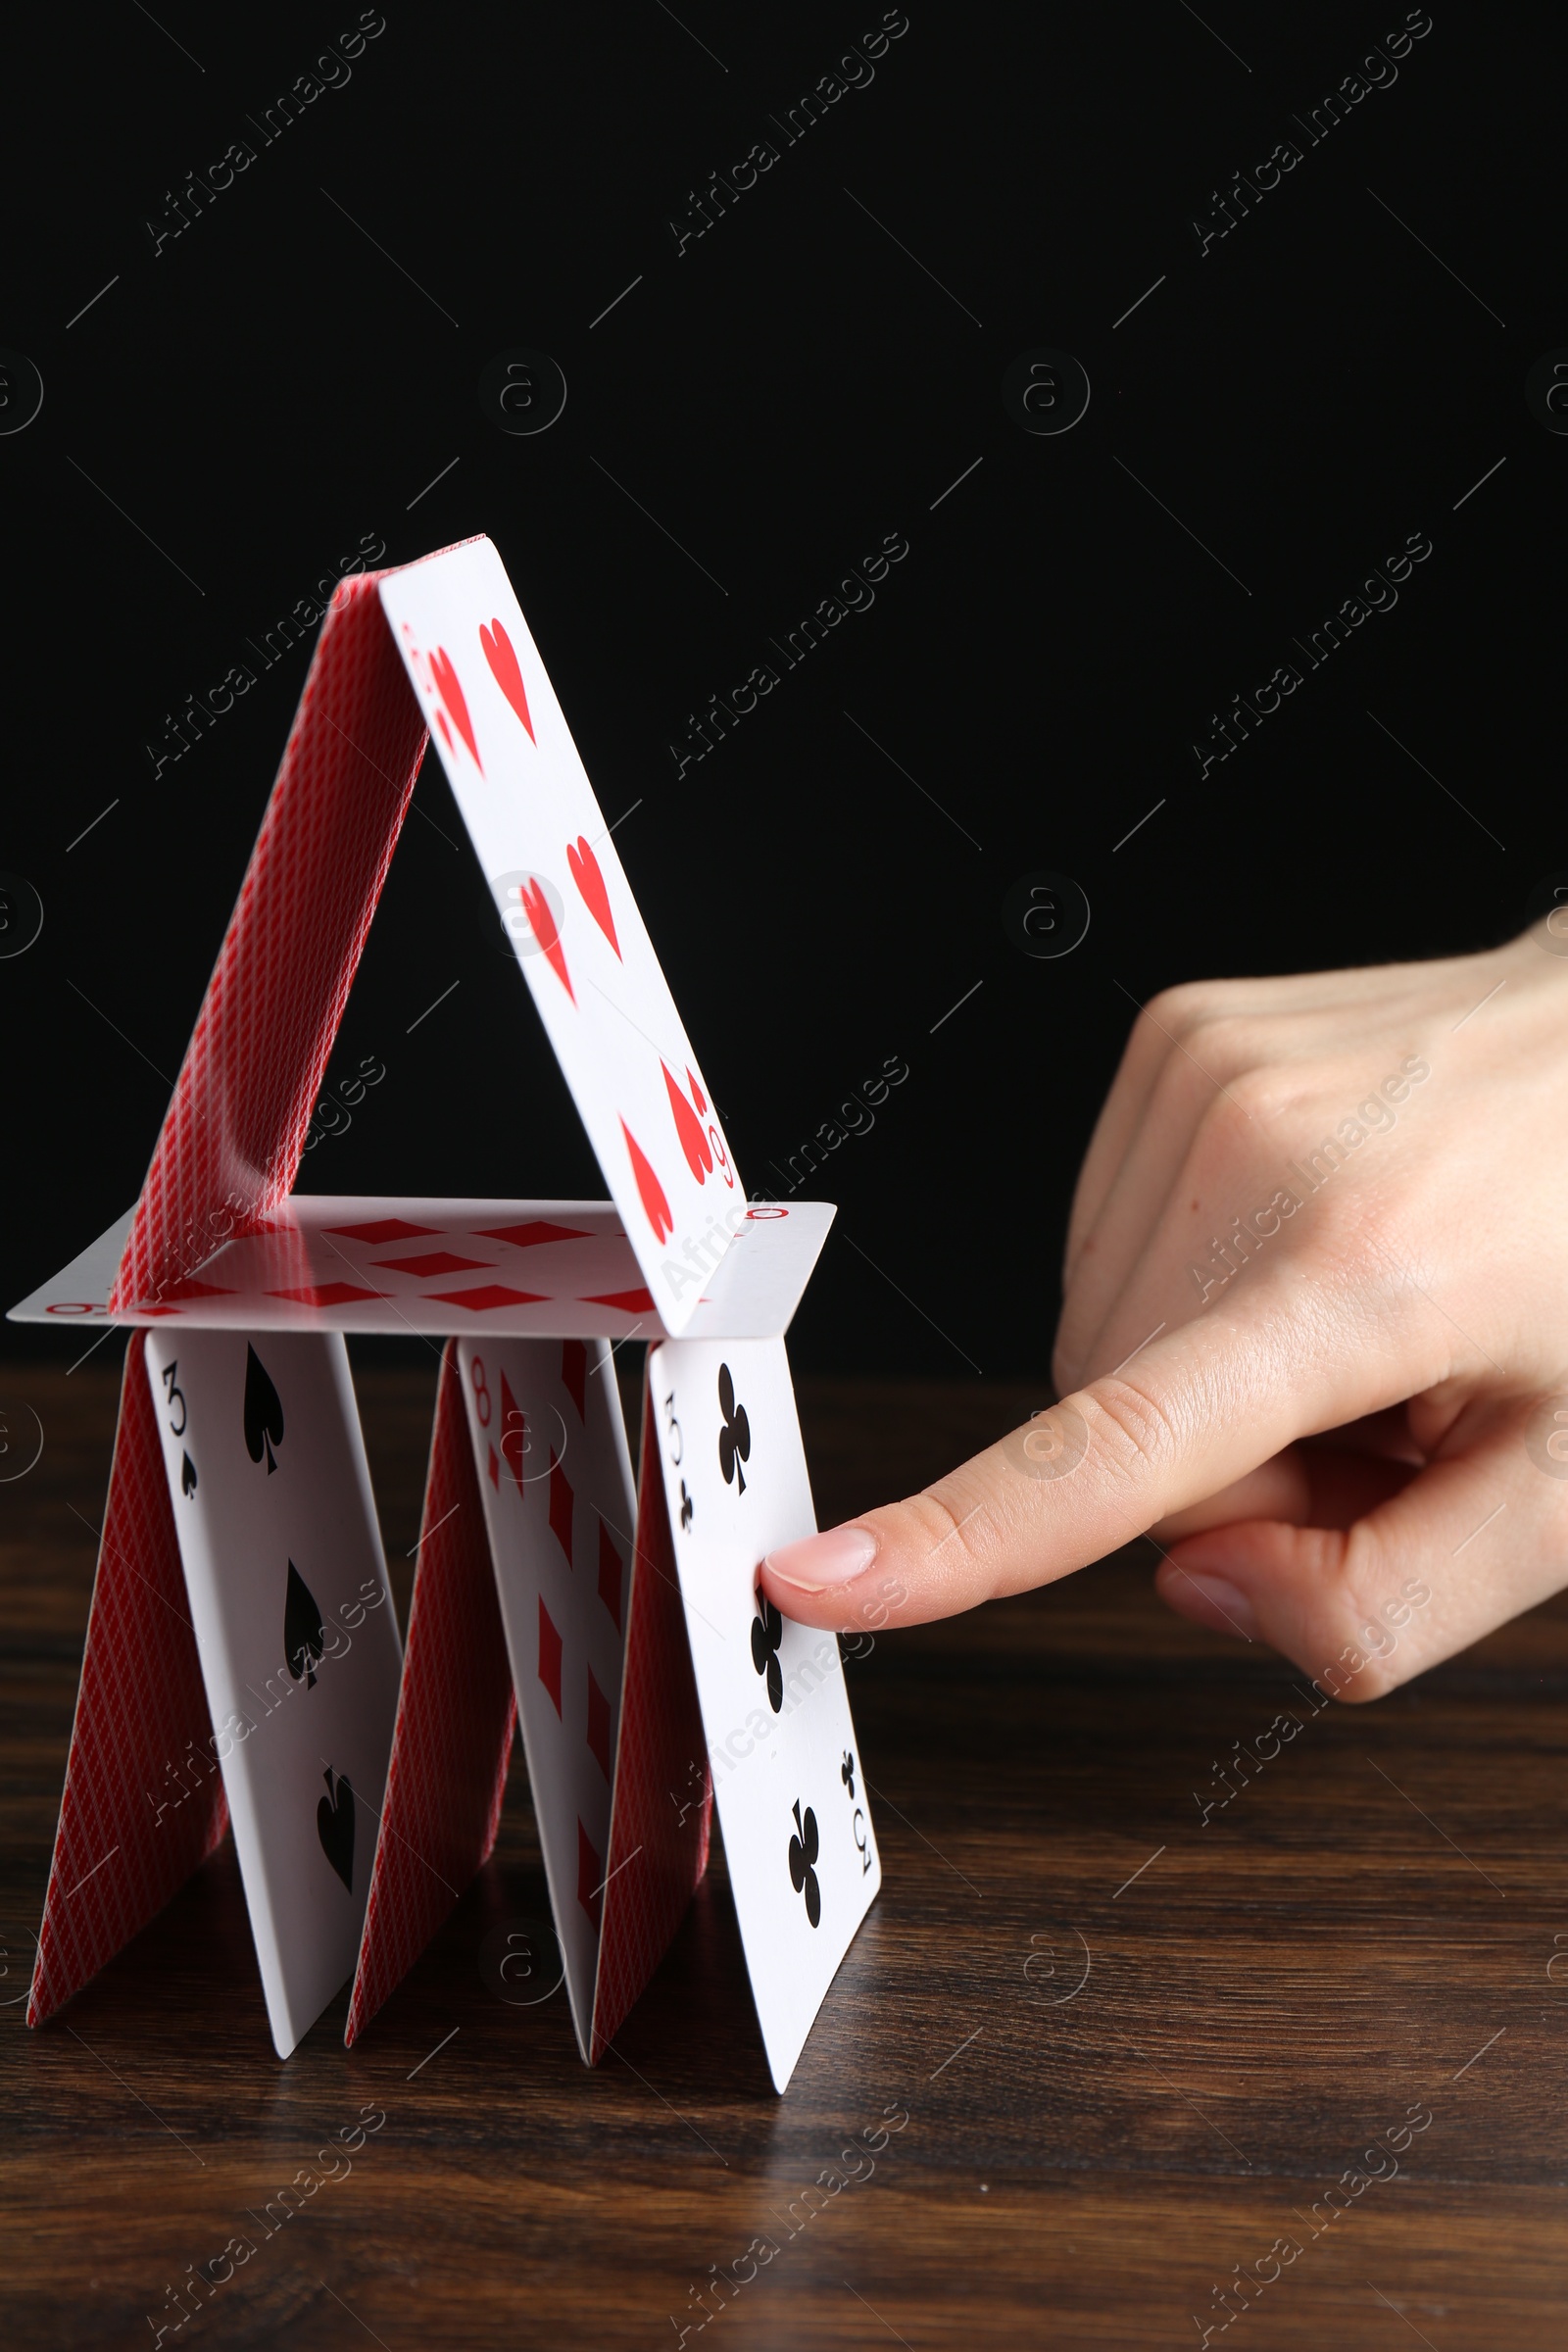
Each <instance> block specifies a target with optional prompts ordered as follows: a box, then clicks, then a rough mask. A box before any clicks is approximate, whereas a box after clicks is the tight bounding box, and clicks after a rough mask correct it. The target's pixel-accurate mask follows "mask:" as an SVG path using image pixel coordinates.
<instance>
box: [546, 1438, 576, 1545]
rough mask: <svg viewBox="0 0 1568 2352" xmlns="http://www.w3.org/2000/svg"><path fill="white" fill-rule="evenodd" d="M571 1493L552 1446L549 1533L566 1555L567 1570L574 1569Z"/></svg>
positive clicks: (558, 1458) (558, 1457) (559, 1460)
mask: <svg viewBox="0 0 1568 2352" xmlns="http://www.w3.org/2000/svg"><path fill="white" fill-rule="evenodd" d="M571 1505H572V1493H571V1489H570V1487H569V1486H568V1485H567V1484H566V1473H565V1471H564V1469H563V1467H562V1464H561V1459H560V1456H559V1455H558V1454H557V1452H556V1449H555V1447H554V1446H552V1447H551V1449H550V1532H551V1534H552V1535H553V1536H554V1537H555V1539H556V1542H557V1543H558V1544H560V1545H561V1548H562V1550H563V1551H564V1553H565V1555H566V1565H567V1567H568V1568H575V1566H576V1565H577V1563H576V1561H575V1560H574V1559H573V1558H572V1556H571Z"/></svg>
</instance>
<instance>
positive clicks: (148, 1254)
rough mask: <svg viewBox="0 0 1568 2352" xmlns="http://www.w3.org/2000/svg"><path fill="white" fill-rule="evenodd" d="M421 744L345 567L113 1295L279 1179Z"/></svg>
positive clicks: (416, 720)
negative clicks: (347, 577) (345, 577)
mask: <svg viewBox="0 0 1568 2352" xmlns="http://www.w3.org/2000/svg"><path fill="white" fill-rule="evenodd" d="M423 754H424V721H423V717H422V714H421V712H420V711H419V709H418V707H417V704H416V702H415V701H414V699H413V697H412V696H411V695H410V694H409V692H408V687H407V681H406V678H405V677H404V675H403V673H402V670H401V667H400V665H399V662H398V661H397V657H396V654H395V652H394V650H393V647H392V644H391V641H390V639H389V637H388V634H387V628H386V622H385V617H384V615H383V613H382V611H381V608H380V605H379V603H378V602H377V599H376V595H375V588H374V583H373V576H372V575H362V576H360V577H358V578H352V579H345V580H343V581H342V582H340V584H339V586H338V589H337V592H336V595H335V596H334V598H333V600H332V605H331V609H330V610H329V612H328V613H327V615H326V619H325V620H324V622H323V623H322V626H321V634H320V637H319V640H318V642H317V647H316V652H315V655H314V657H313V658H312V662H311V668H310V674H309V676H308V677H307V679H306V681H305V691H304V693H303V695H302V696H301V698H300V707H299V711H298V712H297V713H296V715H295V719H294V724H293V726H292V728H291V729H290V731H289V739H288V744H287V747H286V749H285V751H284V754H283V760H282V764H281V766H280V767H279V769H278V773H277V781H276V783H275V784H274V786H273V788H272V794H271V798H270V800H269V802H268V804H267V814H266V816H265V817H264V818H263V820H262V829H261V832H260V834H259V836H258V838H257V842H256V847H255V849H254V850H253V851H252V853H251V859H250V863H249V865H248V866H247V868H246V872H245V880H244V883H243V885H242V887H241V890H240V895H239V900H238V903H237V904H236V906H235V908H234V912H233V914H232V915H231V917H230V918H229V925H228V930H227V932H226V933H225V935H224V939H223V944H222V947H221V949H220V951H219V956H218V962H217V965H216V967H215V969H214V972H213V976H212V979H211V980H210V981H209V983H208V987H207V994H206V996H205V997H204V998H203V1000H202V1007H201V1011H200V1013H199V1015H198V1016H197V1021H196V1027H195V1030H194V1032H193V1034H192V1037H191V1041H190V1044H189V1046H188V1047H187V1049H186V1052H185V1058H184V1060H183V1062H182V1063H181V1064H180V1071H179V1078H178V1081H177V1083H176V1085H175V1087H174V1092H173V1095H172V1098H171V1101H170V1104H169V1109H168V1111H167V1113H166V1114H165V1118H164V1124H163V1128H162V1131H161V1133H160V1135H159V1138H158V1144H157V1149H156V1150H155V1152H154V1153H153V1159H152V1165H151V1167H150V1168H149V1169H148V1171H147V1181H146V1183H145V1184H144V1185H143V1187H142V1193H141V1199H140V1200H139V1201H138V1202H137V1204H136V1212H135V1218H134V1221H133V1223H132V1226H131V1229H130V1233H129V1236H128V1238H127V1240H126V1243H125V1250H124V1256H123V1261H122V1264H121V1268H120V1275H119V1281H118V1284H117V1292H116V1299H115V1303H116V1304H117V1305H118V1304H122V1303H123V1302H125V1301H127V1300H130V1299H138V1300H148V1301H151V1300H156V1299H160V1298H162V1297H163V1295H164V1293H165V1292H166V1291H167V1290H168V1289H169V1288H170V1286H171V1285H176V1284H181V1283H184V1282H186V1281H188V1280H189V1279H190V1278H191V1277H192V1276H193V1275H194V1274H195V1273H196V1271H197V1269H198V1268H199V1267H200V1266H201V1264H202V1263H203V1261H204V1260H205V1259H206V1258H207V1256H208V1255H209V1254H210V1253H211V1251H212V1250H214V1249H216V1248H217V1247H218V1246H219V1244H220V1243H221V1242H222V1241H223V1239H224V1238H225V1237H226V1236H227V1235H229V1234H231V1233H233V1232H235V1231H243V1230H245V1229H246V1228H247V1227H249V1226H250V1225H251V1224H252V1223H253V1222H255V1221H257V1220H262V1221H265V1219H266V1218H267V1216H268V1215H269V1213H270V1210H271V1209H272V1208H273V1207H275V1206H276V1205H277V1204H278V1203H279V1202H280V1201H283V1200H284V1199H285V1198H286V1197H287V1195H288V1193H289V1191H290V1190H291V1188H292V1186H293V1183H294V1177H295V1172H296V1170H297V1169H298V1167H299V1163H300V1154H301V1152H303V1150H304V1148H305V1137H306V1132H307V1130H308V1128H309V1126H310V1120H311V1109H312V1105H313V1103H315V1101H316V1099H317V1096H318V1094H319V1091H320V1086H321V1080H322V1076H323V1073H324V1071H325V1068H326V1061H327V1056H328V1054H330V1053H331V1050H332V1041H333V1039H334V1038H335V1036H336V1035H337V1027H338V1023H339V1021H340V1020H341V1019H342V1016H343V1007H344V1005H345V1004H346V1003H347V1002H348V994H349V989H350V987H351V985H352V983H353V979H354V974H355V970H356V968H357V966H358V964H359V959H360V953H361V950H362V949H363V948H364V945H365V940H366V936H367V934H368V930H369V927H370V918H371V916H372V915H373V914H374V912H375V906H376V901H377V899H378V898H379V896H380V892H381V885H382V883H383V882H384V880H385V879H386V870H387V866H388V864H389V863H390V861H391V858H392V852H393V850H394V848H395V847H396V846H397V839H398V833H399V830H400V828H401V826H402V823H403V818H404V813H405V811H406V809H407V808H408V804H409V797H410V795H411V794H412V792H413V790H414V779H415V777H416V775H417V773H418V767H419V761H420V760H421V759H422V757H423ZM85 1295H87V1294H84V1296H85Z"/></svg>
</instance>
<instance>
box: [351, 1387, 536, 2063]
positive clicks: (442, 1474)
mask: <svg viewBox="0 0 1568 2352" xmlns="http://www.w3.org/2000/svg"><path fill="white" fill-rule="evenodd" d="M515 1713H516V1701H515V1696H514V1694H513V1689H512V1671H511V1668H510V1666H509V1665H508V1662H507V1643H506V1635H505V1633H504V1631H503V1628H502V1624H501V1609H500V1605H499V1603H498V1602H497V1599H496V1580H495V1571H494V1569H493V1568H492V1566H491V1562H490V1546H489V1543H488V1541H487V1539H486V1536H485V1527H484V1504H483V1502H482V1500H481V1499H480V1495H479V1481H478V1477H477V1474H476V1472H475V1470H474V1462H473V1447H472V1446H471V1445H470V1443H469V1440H468V1425H467V1417H466V1413H465V1411H464V1405H463V1388H462V1381H461V1377H460V1375H459V1371H458V1347H457V1342H456V1341H455V1340H449V1341H448V1342H447V1345H446V1349H445V1352H444V1353H443V1355H442V1358H441V1380H440V1385H439V1387H438V1389H437V1391H436V1411H435V1429H434V1432H433V1434H432V1437H431V1443H430V1469H429V1475H428V1477H427V1479H426V1481H425V1490H424V1519H423V1534H422V1536H421V1540H420V1545H419V1557H418V1567H417V1571H416V1574H415V1580H414V1600H413V1604H412V1606H411V1608H410V1611H409V1638H408V1642H407V1645H406V1647H405V1649H404V1652H403V1684H402V1688H401V1690H400V1691H399V1693H398V1716H397V1725H396V1728H395V1730H394V1731H393V1734H392V1760H391V1763H390V1764H389V1766H388V1768H387V1777H386V1798H385V1801H384V1804H383V1806H382V1812H381V1829H380V1834H379V1836H378V1838H377V1839H376V1847H375V1862H374V1866H373V1869H372V1872H371V1877H370V1898H369V1903H368V1907H367V1910H366V1914H365V1934H364V1936H363V1938H362V1940H361V1944H360V1963H359V1968H358V1970H357V1972H356V1974H355V1979H354V1994H353V1998H352V2000H351V2001H350V2003H349V2018H348V2030H347V2032H346V2033H345V2034H344V2039H345V2041H347V2042H349V2043H350V2044H351V2045H352V2044H353V2043H354V2041H355V2040H357V2038H358V2037H359V2035H360V2034H362V2033H363V2032H364V2031H365V2028H366V2027H367V2025H368V2023H369V2021H370V2019H371V2018H372V2017H373V2016H374V2015H375V2013H376V2011H377V2010H378V2009H379V2008H380V2006H381V2004H382V2002H383V2001H384V2000H386V1998H387V1996H388V1995H389V1994H390V1993H391V1992H393V1991H394V1990H395V1988H396V1987H397V1985H399V1984H400V1983H401V1982H402V1980H403V1978H404V1977H406V1976H407V1974H408V1972H409V1970H410V1969H411V1968H412V1967H413V1966H414V1963H415V1961H416V1960H417V1958H418V1957H419V1954H420V1953H421V1952H422V1951H423V1949H424V1947H425V1945H426V1944H427V1943H428V1942H429V1940H430V1938H431V1936H433V1935H434V1934H435V1932H436V1930H437V1928H439V1927H440V1925H441V1923H442V1921H443V1920H444V1919H445V1918H446V1917H447V1914H448V1913H449V1912H450V1911H451V1910H452V1908H453V1906H454V1904H455V1903H456V1902H457V1900H458V1897H459V1895H460V1894H461V1893H462V1892H463V1889H464V1888H465V1887H466V1886H467V1884H468V1882H469V1880H470V1879H471V1878H472V1877H473V1874H474V1872H475V1871H476V1870H477V1869H478V1868H479V1866H480V1864H481V1863H482V1862H484V1861H485V1859H486V1858H487V1856H488V1855H489V1853H490V1850H491V1848H492V1846H493V1845H494V1844H495V1841H496V1831H497V1829H498V1828H499V1826H500V1822H501V1800H502V1795H503V1793H504V1791H505V1789H506V1782H507V1759H508V1757H509V1756H510V1754H511V1752H512V1730H513V1723H514V1720H515Z"/></svg>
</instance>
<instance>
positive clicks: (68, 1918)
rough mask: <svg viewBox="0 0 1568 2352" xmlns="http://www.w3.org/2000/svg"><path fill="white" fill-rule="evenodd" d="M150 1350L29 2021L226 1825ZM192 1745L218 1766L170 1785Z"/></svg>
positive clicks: (110, 1541) (136, 1400)
mask: <svg viewBox="0 0 1568 2352" xmlns="http://www.w3.org/2000/svg"><path fill="white" fill-rule="evenodd" d="M143 1345H144V1343H143V1341H142V1337H141V1334H140V1332H133V1333H132V1334H131V1338H130V1345H129V1347H128V1348H126V1350H125V1371H124V1379H123V1384H122V1388H121V1395H120V1426H119V1429H118V1431H117V1432H116V1436H115V1457H114V1466H113V1468H112V1469H111V1471H110V1474H109V1499H108V1503H107V1506H106V1508H105V1511H104V1527H103V1539H102V1543H101V1545H100V1548H99V1553H98V1573H97V1576H96V1578H95V1579H94V1582H93V1589H92V1608H91V1612H90V1614H89V1616H88V1619H87V1643H86V1649H85V1652H84V1654H83V1657H82V1661H81V1687H80V1690H79V1691H78V1692H77V1695H76V1716H75V1721H74V1723H73V1726H72V1732H71V1753H70V1757H69V1759H68V1761H67V1764H66V1789H65V1795H64V1797H63V1799H62V1801H61V1806H60V1827H59V1829H58V1831H57V1832H56V1835H55V1850H54V1860H53V1863H52V1865H51V1867H50V1872H49V1890H48V1894H47V1895H46V1897H45V1900H44V1913H43V1926H42V1928H41V1930H40V1932H39V1936H38V1957H37V1962H36V1965H35V1968H34V1971H33V1979H32V1994H31V1999H30V2000H29V2002H28V2006H27V2023H28V2025H29V2026H36V2025H38V2024H40V2023H41V2022H42V2020H43V2019H44V2018H46V2017H49V2016H50V2015H52V2013H53V2012H54V2011H55V2010H56V2009H58V2008H59V2007H60V2005H61V2003H62V2002H63V2001H67V2000H69V1999H70V1998H71V1995H72V1994H73V1992H75V1991H77V1990H78V1989H79V1987H80V1986H81V1985H85V1984H86V1982H87V1980H88V1979H89V1977H92V1976H94V1975H96V1973H97V1971H98V1970H99V1969H100V1968H102V1967H103V1965H104V1963H105V1961H106V1960H109V1959H111V1958H112V1957H113V1956H114V1954H115V1953H116V1952H118V1951H119V1950H120V1949H121V1948H122V1946H123V1945H124V1944H126V1943H128V1942H129V1941H130V1939H131V1937H132V1936H134V1935H135V1934H136V1933H137V1931H138V1929H140V1928H143V1927H145V1925H146V1924H147V1922H148V1920H150V1919H151V1918H152V1917H153V1916H154V1914H155V1913H156V1912H159V1911H161V1910H162V1909H163V1907H164V1905H165V1903H167V1902H168V1900H169V1898H170V1896H171V1895H172V1894H173V1893H175V1892H176V1891H177V1889H178V1888H179V1887H181V1886H182V1885H183V1884H184V1882H185V1880H186V1879H188V1878H189V1876H190V1874H191V1872H192V1871H193V1870H194V1869H195V1868H196V1866H197V1864H198V1863H200V1862H202V1861H204V1860H205V1858H206V1857H207V1855H209V1854H210V1853H211V1852H212V1850H213V1848H214V1847H215V1846H216V1845H217V1844H218V1843H219V1841H220V1839H221V1838H222V1835H223V1832H224V1830H225V1829H226V1828H227V1826H228V1806H227V1803H226V1801H225V1799H224V1795H223V1783H222V1776H221V1773H220V1772H219V1770H218V1768H217V1765H216V1764H215V1763H214V1761H213V1749H212V1746H211V1744H210V1739H209V1734H210V1730H211V1719H210V1717H209V1715H208V1710H207V1693H206V1691H205V1689H204V1688H203V1684H202V1669H201V1659H200V1657H199V1655H198V1652H197V1648H196V1635H195V1631H194V1629H193V1627H192V1626H191V1623H190V1615H189V1611H190V1603H189V1601H188V1599H187V1598H186V1594H185V1579H184V1575H183V1573H182V1571H181V1568H180V1564H179V1543H178V1539H177V1537H176V1535H175V1532H174V1516H173V1511H172V1507H171V1503H170V1495H169V1480H168V1476H167V1474H166V1472H165V1469H164V1451H163V1446H162V1443H161V1441H160V1438H159V1434H158V1422H157V1419H156V1417H155V1414H154V1410H153V1400H152V1393H151V1391H150V1389H149V1388H148V1385H147V1372H146V1367H145V1365H144V1364H143V1361H142V1350H143ZM192 1745H194V1748H195V1751H196V1753H197V1755H198V1756H200V1757H201V1758H202V1759H203V1760H204V1762H205V1763H206V1764H207V1765H209V1766H211V1768H212V1769H211V1770H210V1771H208V1772H207V1773H205V1774H200V1775H194V1776H193V1775H192V1773H191V1772H190V1770H189V1767H188V1765H187V1767H186V1769H185V1771H184V1772H183V1773H182V1774H181V1775H180V1777H179V1779H177V1780H174V1781H173V1782H171V1780H170V1775H169V1768H170V1766H171V1765H179V1764H180V1763H181V1762H182V1760H183V1759H185V1758H186V1757H187V1755H188V1752H189V1749H190V1747H191V1746H192ZM192 1780H193V1781H194V1785H193V1787H192V1788H191V1791H190V1794H189V1795H188V1796H186V1797H184V1798H183V1799H182V1800H180V1801H178V1802H174V1801H171V1802H169V1803H168V1804H167V1805H165V1807H164V1810H163V1812H162V1813H160V1811H159V1806H160V1804H161V1803H163V1800H164V1799H165V1798H172V1797H177V1793H178V1790H179V1789H180V1787H181V1786H182V1784H183V1783H184V1782H185V1781H192ZM149 1790H150V1791H152V1795H151V1796H149V1793H148V1792H149Z"/></svg>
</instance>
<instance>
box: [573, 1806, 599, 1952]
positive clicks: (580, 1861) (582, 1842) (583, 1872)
mask: <svg viewBox="0 0 1568 2352" xmlns="http://www.w3.org/2000/svg"><path fill="white" fill-rule="evenodd" d="M604 1875H605V1866H604V1864H603V1863H602V1862H601V1861H600V1859H599V1856H598V1855H597V1854H596V1853H595V1852H594V1849H593V1846H592V1844H591V1842H590V1840H589V1837H588V1833H587V1831H586V1830H585V1829H584V1828H583V1826H582V1823H581V1822H580V1821H579V1822H578V1824H577V1900H578V1902H579V1903H581V1905H582V1907H583V1909H584V1910H585V1911H586V1912H587V1914H588V1916H589V1918H590V1919H591V1920H592V1921H593V1923H594V1926H595V1927H596V1928H597V1927H598V1925H599V1914H600V1910H601V1908H602V1898H603V1896H604V1891H605V1887H604Z"/></svg>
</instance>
